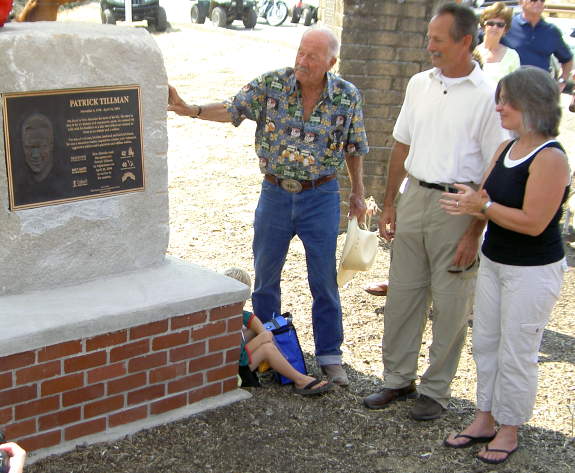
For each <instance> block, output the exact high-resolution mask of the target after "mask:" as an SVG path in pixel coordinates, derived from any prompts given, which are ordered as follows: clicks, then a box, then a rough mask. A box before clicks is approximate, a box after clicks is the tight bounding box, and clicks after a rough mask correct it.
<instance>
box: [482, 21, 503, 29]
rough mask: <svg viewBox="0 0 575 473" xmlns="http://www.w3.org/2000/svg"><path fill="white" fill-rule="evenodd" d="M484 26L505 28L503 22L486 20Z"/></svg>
mask: <svg viewBox="0 0 575 473" xmlns="http://www.w3.org/2000/svg"><path fill="white" fill-rule="evenodd" d="M485 26H497V28H505V22H504V21H493V20H487V21H486V22H485Z"/></svg>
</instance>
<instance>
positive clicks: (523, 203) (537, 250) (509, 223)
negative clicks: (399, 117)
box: [441, 66, 570, 464]
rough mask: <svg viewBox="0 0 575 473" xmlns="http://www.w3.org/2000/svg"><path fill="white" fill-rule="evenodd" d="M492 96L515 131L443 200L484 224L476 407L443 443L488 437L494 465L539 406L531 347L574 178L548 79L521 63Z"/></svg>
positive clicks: (551, 288) (554, 294) (555, 286)
mask: <svg viewBox="0 0 575 473" xmlns="http://www.w3.org/2000/svg"><path fill="white" fill-rule="evenodd" d="M496 101H497V112H498V113H499V115H500V116H501V123H502V125H503V127H505V128H506V129H508V130H511V131H512V132H514V133H515V134H516V136H517V138H516V139H514V140H511V141H507V142H505V143H503V144H502V145H501V146H500V147H499V149H498V150H497V151H496V153H495V155H494V158H493V160H492V163H491V165H490V167H489V169H488V170H487V172H486V177H485V178H484V184H483V188H482V189H480V190H477V191H476V190H474V189H472V188H471V187H469V186H466V185H460V184H455V187H456V188H457V189H458V190H459V193H458V194H443V199H442V200H441V206H442V207H443V209H444V210H445V211H446V212H447V213H448V214H450V215H454V216H464V215H470V216H473V217H476V218H484V219H486V220H487V221H488V223H487V232H486V235H485V240H484V242H483V245H482V249H481V250H482V257H481V263H480V267H479V274H478V277H477V286H476V289H475V309H474V314H475V320H474V324H473V357H474V359H475V363H476V366H477V412H476V414H475V418H474V420H473V422H471V424H469V425H468V426H467V427H466V428H465V429H464V430H463V431H462V432H461V433H459V434H456V435H455V434H452V435H450V436H449V437H448V438H447V439H446V440H445V445H446V446H447V447H451V448H464V447H469V446H471V445H473V444H475V443H478V442H489V444H488V445H487V446H485V447H484V448H483V449H482V450H480V452H479V453H478V454H477V457H478V458H479V460H481V461H483V462H485V463H491V464H497V463H502V462H504V461H506V460H507V459H508V458H509V457H510V455H512V454H513V452H515V451H516V450H517V449H518V447H519V444H518V438H517V431H518V429H519V426H521V425H522V424H524V423H525V422H527V421H528V420H529V418H530V417H531V415H532V412H533V406H534V405H535V396H536V394H537V353H538V351H539V346H540V344H541V338H542V336H543V331H544V329H545V325H546V324H547V322H548V320H549V316H550V315H551V311H552V309H553V306H554V305H555V302H556V301H557V298H558V297H559V292H560V289H561V283H562V280H563V271H564V268H565V265H566V263H565V259H564V251H563V242H562V239H561V233H560V230H559V220H560V219H561V213H562V212H561V206H562V204H563V203H564V202H565V200H566V198H567V195H568V192H569V182H570V172H569V163H568V161H567V157H566V156H565V152H564V151H563V148H562V147H561V145H560V144H559V143H558V142H557V141H556V140H555V139H554V138H555V137H556V136H557V135H558V133H559V131H558V127H559V121H560V119H561V107H560V103H559V88H558V87H557V84H556V82H555V81H554V80H553V79H552V78H551V76H550V75H549V74H547V73H546V72H544V71H543V70H542V69H538V68H536V67H532V66H527V67H521V68H519V69H517V70H516V71H514V72H512V73H511V74H509V75H507V76H505V77H504V78H503V79H502V80H501V81H500V82H499V85H498V87H497V92H496ZM497 424H499V429H497Z"/></svg>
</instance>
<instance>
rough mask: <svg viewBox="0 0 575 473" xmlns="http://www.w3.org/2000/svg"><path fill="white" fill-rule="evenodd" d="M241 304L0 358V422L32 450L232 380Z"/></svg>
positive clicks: (213, 392) (232, 385) (177, 404)
mask: <svg viewBox="0 0 575 473" xmlns="http://www.w3.org/2000/svg"><path fill="white" fill-rule="evenodd" d="M241 309H242V304H241V303H236V304H232V305H227V306H223V307H216V308H213V309H210V310H203V311H200V312H195V313H192V314H185V315H181V316H175V317H169V318H167V319H165V320H159V321H155V322H150V323H146V324H143V325H138V326H133V327H126V328H125V329H122V330H117V331H114V332H110V333H103V334H100V335H96V336H91V337H89V338H81V339H76V340H70V341H66V342H63V343H58V344H55V345H51V346H47V347H43V348H39V349H35V350H29V351H22V352H20V353H15V354H12V355H9V356H4V357H0V424H2V425H3V429H4V432H5V434H6V438H7V439H9V440H11V441H16V442H18V443H20V444H21V445H22V446H23V447H24V448H25V449H26V450H28V451H34V450H38V449H45V448H48V447H54V446H57V445H58V444H61V443H65V442H70V441H73V440H75V439H79V438H81V437H85V436H89V435H93V434H97V433H102V432H106V431H108V430H110V429H113V428H116V427H118V426H122V425H125V424H129V423H134V422H137V421H142V420H146V419H149V418H151V417H153V416H157V415H161V414H164V413H166V412H168V411H171V410H174V409H178V408H182V407H185V406H187V405H189V404H193V403H195V402H198V401H201V400H202V399H205V398H208V397H212V396H217V395H219V394H223V393H226V392H228V391H231V390H234V389H236V387H237V366H238V358H239V348H238V347H239V345H240V328H241Z"/></svg>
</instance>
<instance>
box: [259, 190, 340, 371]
mask: <svg viewBox="0 0 575 473" xmlns="http://www.w3.org/2000/svg"><path fill="white" fill-rule="evenodd" d="M339 213H340V212H339V184H338V182H337V179H334V180H332V181H329V182H326V183H325V184H323V185H321V186H319V187H315V188H312V189H309V190H304V191H302V192H300V193H298V194H292V193H290V192H287V191H285V190H283V189H282V188H281V187H278V186H276V185H275V184H271V183H269V182H267V181H263V183H262V192H261V194H260V199H259V202H258V206H257V209H256V214H255V222H254V241H253V251H254V260H255V261H254V264H255V276H256V280H255V285H254V292H253V294H252V305H253V308H254V313H255V314H256V315H257V316H258V317H259V318H260V319H261V320H262V321H263V322H266V321H268V320H270V319H271V317H272V314H273V313H274V312H275V313H276V314H280V313H281V300H280V299H281V290H280V279H281V272H282V268H283V266H284V263H285V260H286V256H287V252H288V249H289V244H290V241H291V240H292V238H293V237H294V236H295V235H297V236H298V237H299V238H300V239H301V241H302V242H303V245H304V248H305V255H306V262H307V274H308V282H309V287H310V290H311V294H312V297H313V305H312V324H313V333H314V341H315V354H316V358H317V361H318V363H319V364H320V365H329V364H341V350H340V346H341V343H342V342H343V325H342V320H341V304H340V301H339V292H338V288H337V282H336V265H335V251H336V246H337V233H338V226H339Z"/></svg>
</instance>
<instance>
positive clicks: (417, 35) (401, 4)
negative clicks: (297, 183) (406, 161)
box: [320, 0, 436, 229]
mask: <svg viewBox="0 0 575 473" xmlns="http://www.w3.org/2000/svg"><path fill="white" fill-rule="evenodd" d="M435 3H436V1H435V0H320V8H321V9H320V20H321V21H322V22H323V23H325V24H326V25H327V26H329V27H330V28H332V29H333V30H334V31H335V32H336V33H337V34H338V35H339V37H340V39H341V52H340V58H339V69H338V70H339V73H340V74H341V76H342V77H343V78H345V79H346V80H349V81H350V82H353V83H354V84H355V85H356V86H357V87H359V89H360V90H361V92H362V93H363V96H364V100H365V106H364V114H365V125H366V130H367V137H368V140H369V146H370V152H369V154H368V156H366V157H365V164H364V176H365V177H364V183H365V187H366V196H370V195H373V196H374V197H375V198H376V200H377V201H378V202H379V203H381V199H382V198H383V192H384V190H385V185H386V180H387V165H388V161H389V155H390V151H391V145H392V143H393V138H392V131H393V125H394V124H395V120H396V118H397V115H398V114H399V110H400V108H401V104H402V102H403V95H404V92H405V87H406V85H407V82H408V80H409V78H410V77H411V76H412V75H413V74H415V73H417V72H420V71H421V70H423V69H425V68H427V67H429V63H428V55H427V52H426V50H425V35H426V33H427V23H428V21H429V18H430V17H431V15H432V12H433V9H434V5H435ZM340 183H341V185H342V209H341V210H342V212H341V214H342V224H343V222H344V220H345V216H346V215H347V212H348V195H349V191H350V187H349V180H348V178H347V173H346V172H345V170H344V171H343V172H342V176H341V179H340ZM343 228H345V227H343V226H342V229H343Z"/></svg>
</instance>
